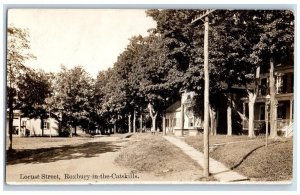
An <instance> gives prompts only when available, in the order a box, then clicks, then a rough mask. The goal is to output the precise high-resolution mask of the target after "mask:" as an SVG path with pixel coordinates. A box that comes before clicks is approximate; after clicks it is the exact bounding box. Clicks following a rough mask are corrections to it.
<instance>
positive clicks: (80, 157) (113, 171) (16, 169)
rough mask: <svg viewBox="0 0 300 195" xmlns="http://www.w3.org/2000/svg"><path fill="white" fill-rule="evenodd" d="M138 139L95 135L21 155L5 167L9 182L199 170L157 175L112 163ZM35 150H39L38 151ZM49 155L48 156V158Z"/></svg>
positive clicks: (125, 178)
mask: <svg viewBox="0 0 300 195" xmlns="http://www.w3.org/2000/svg"><path fill="white" fill-rule="evenodd" d="M135 139H137V138H124V137H98V138H93V139H89V140H88V141H87V143H84V144H80V145H75V146H60V147H58V148H55V149H53V150H51V151H48V150H46V151H44V150H43V151H42V152H41V154H40V155H38V158H37V157H29V158H24V159H23V160H20V161H15V162H14V163H8V165H7V166H6V179H7V183H8V184H21V183H31V184H32V183H41V184H42V183H43V184H44V183H45V182H47V183H49V184H50V183H51V184H53V183H62V182H64V183H78V184H88V183H115V182H117V183H139V182H157V181H158V182H159V181H161V182H168V181H169V182H172V181H173V182H174V181H177V182H178V181H194V180H195V179H196V178H199V177H200V176H201V172H199V173H193V172H189V171H186V172H185V173H182V172H181V173H174V174H171V175H167V176H158V175H154V174H152V173H145V172H142V173H141V172H136V171H134V170H132V169H129V168H125V167H121V166H118V165H116V164H115V163H114V160H115V158H116V157H117V156H118V155H119V153H120V150H121V149H122V148H123V147H125V146H127V145H128V144H130V143H131V142H132V141H138V140H135ZM37 151H38V150H37ZM47 157H48V158H47Z"/></svg>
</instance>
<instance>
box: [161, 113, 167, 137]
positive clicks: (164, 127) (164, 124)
mask: <svg viewBox="0 0 300 195" xmlns="http://www.w3.org/2000/svg"><path fill="white" fill-rule="evenodd" d="M162 130H163V135H166V134H167V133H166V113H164V115H163V119H162Z"/></svg>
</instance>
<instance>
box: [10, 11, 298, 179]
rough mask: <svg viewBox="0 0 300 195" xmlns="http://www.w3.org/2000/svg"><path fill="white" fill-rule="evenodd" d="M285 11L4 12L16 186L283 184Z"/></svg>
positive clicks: (288, 102) (286, 170)
mask: <svg viewBox="0 0 300 195" xmlns="http://www.w3.org/2000/svg"><path fill="white" fill-rule="evenodd" d="M294 31H295V13H294V12H293V10H284V9H281V10H270V9H269V10H263V9H256V10H249V9H248V10H241V9H239V10H235V9H228V10H226V9H54V8H53V9H8V12H7V26H6V39H7V44H6V70H7V72H6V76H7V83H6V84H7V88H6V89H7V90H6V161H5V162H6V168H5V174H6V175H5V179H6V183H7V184H9V185H23V184H34V185H36V184H43V185H44V184H83V185H85V184H116V183H118V184H148V183H149V184H257V183H261V184H270V183H271V184H274V183H275V184H291V183H292V181H293V149H294V147H293V143H294V137H293V129H294V128H293V124H294V47H295V45H294V33H295V32H294Z"/></svg>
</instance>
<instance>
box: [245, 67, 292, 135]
mask: <svg viewBox="0 0 300 195" xmlns="http://www.w3.org/2000/svg"><path fill="white" fill-rule="evenodd" d="M274 73H275V86H276V96H275V98H276V100H277V102H278V104H277V120H276V122H277V131H278V134H279V135H285V136H290V135H292V134H293V120H294V115H293V104H294V67H293V66H277V67H275V70H274ZM268 83H269V74H262V75H261V76H260V92H259V94H258V97H257V99H256V103H255V105H254V111H255V112H254V129H255V130H256V131H260V130H264V129H263V128H265V123H266V117H267V114H268V112H269V110H267V109H266V108H267V102H268V101H267V95H268V94H269V92H268V89H269V87H268V85H269V84H268ZM248 102H249V101H248V98H243V113H244V116H245V117H244V119H243V130H244V131H248V117H247V116H248Z"/></svg>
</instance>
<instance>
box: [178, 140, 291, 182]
mask: <svg viewBox="0 0 300 195" xmlns="http://www.w3.org/2000/svg"><path fill="white" fill-rule="evenodd" d="M184 140H185V141H186V142H187V143H188V144H189V145H191V146H193V147H194V148H196V149H198V150H200V151H203V139H202V136H197V137H186V138H184ZM230 142H231V143H230ZM224 143H229V144H224ZM214 144H215V145H214ZM218 144H220V145H218ZM264 144H265V139H262V138H255V139H250V138H248V137H247V136H232V137H227V136H225V135H217V136H210V157H212V158H214V159H215V160H218V161H220V162H222V163H224V164H225V165H227V166H228V167H230V168H231V169H233V170H235V171H237V172H239V173H241V174H243V175H245V176H247V177H249V178H251V180H253V181H284V180H290V179H292V167H293V140H292V139H285V138H283V139H282V140H280V141H272V142H271V141H269V146H268V147H265V146H264ZM211 146H213V147H211Z"/></svg>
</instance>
